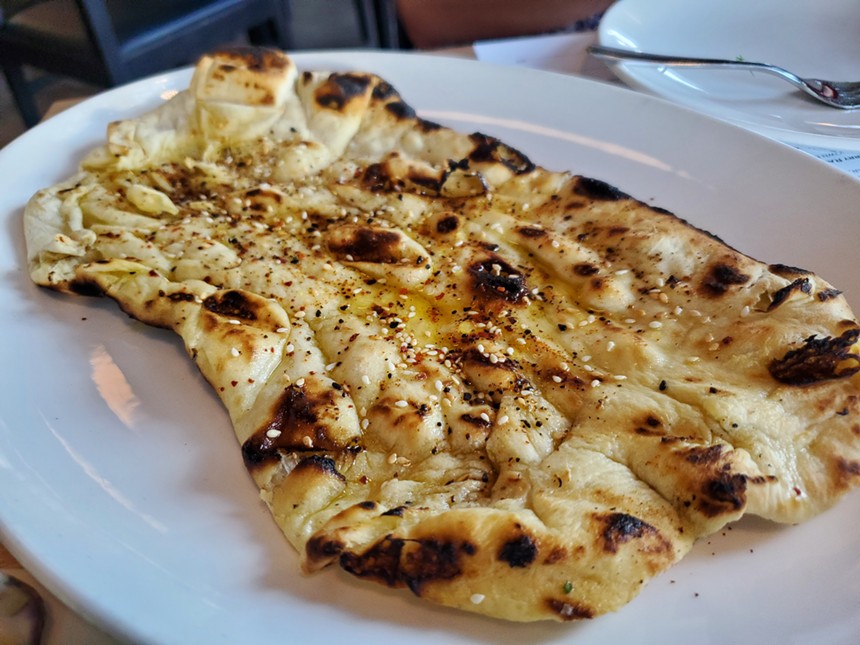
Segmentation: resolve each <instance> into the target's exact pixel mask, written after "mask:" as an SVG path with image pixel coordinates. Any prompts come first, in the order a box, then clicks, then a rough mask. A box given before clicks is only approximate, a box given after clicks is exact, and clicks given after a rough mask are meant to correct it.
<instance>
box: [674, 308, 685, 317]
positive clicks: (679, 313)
mask: <svg viewBox="0 0 860 645" xmlns="http://www.w3.org/2000/svg"><path fill="white" fill-rule="evenodd" d="M682 313H684V308H683V307H675V309H674V314H675V315H676V316H680V315H681V314H682Z"/></svg>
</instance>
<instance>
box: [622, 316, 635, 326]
mask: <svg viewBox="0 0 860 645" xmlns="http://www.w3.org/2000/svg"><path fill="white" fill-rule="evenodd" d="M624 322H625V323H626V324H628V325H635V324H636V319H635V318H625V319H624Z"/></svg>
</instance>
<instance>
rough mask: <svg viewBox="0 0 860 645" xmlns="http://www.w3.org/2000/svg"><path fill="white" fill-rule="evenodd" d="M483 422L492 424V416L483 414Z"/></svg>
mask: <svg viewBox="0 0 860 645" xmlns="http://www.w3.org/2000/svg"><path fill="white" fill-rule="evenodd" d="M481 420H482V421H483V422H484V423H489V422H490V415H489V414H487V413H486V412H481Z"/></svg>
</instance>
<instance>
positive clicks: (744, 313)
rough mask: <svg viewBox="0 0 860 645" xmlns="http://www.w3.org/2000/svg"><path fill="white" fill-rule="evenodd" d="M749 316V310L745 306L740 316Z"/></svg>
mask: <svg viewBox="0 0 860 645" xmlns="http://www.w3.org/2000/svg"><path fill="white" fill-rule="evenodd" d="M749 315H750V308H749V307H748V306H745V307H744V308H743V309H741V316H742V317H743V318H746V317H747V316H749Z"/></svg>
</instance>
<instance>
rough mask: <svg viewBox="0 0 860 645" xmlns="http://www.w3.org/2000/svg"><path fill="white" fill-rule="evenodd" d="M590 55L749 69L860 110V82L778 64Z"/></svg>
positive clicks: (608, 51) (615, 52)
mask: <svg viewBox="0 0 860 645" xmlns="http://www.w3.org/2000/svg"><path fill="white" fill-rule="evenodd" d="M588 52H589V53H590V54H591V55H592V56H596V57H597V58H603V59H609V60H626V61H631V62H634V63H651V64H657V65H665V66H669V67H705V68H723V69H746V70H752V71H758V72H765V73H768V74H773V75H775V76H778V77H780V78H781V79H783V80H786V81H788V82H789V83H791V84H792V85H794V86H795V87H797V88H800V89H801V90H803V91H804V92H806V93H807V94H809V95H810V96H813V97H815V98H816V99H818V100H819V101H821V102H822V103H824V104H825V105H829V106H830V107H835V108H841V109H843V110H853V109H855V108H858V107H860V82H857V81H825V80H823V79H820V78H801V77H800V76H798V75H797V74H794V73H792V72H789V71H788V70H787V69H783V68H782V67H777V66H776V65H768V64H767V63H755V62H752V61H745V60H723V59H720V58H685V57H679V56H663V55H661V54H646V53H643V52H635V51H631V50H629V49H615V48H614V47H603V46H600V45H594V46H592V47H589V48H588Z"/></svg>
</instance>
